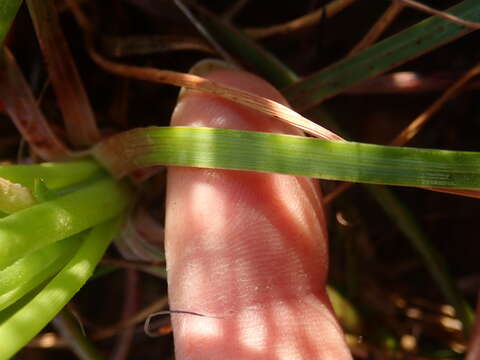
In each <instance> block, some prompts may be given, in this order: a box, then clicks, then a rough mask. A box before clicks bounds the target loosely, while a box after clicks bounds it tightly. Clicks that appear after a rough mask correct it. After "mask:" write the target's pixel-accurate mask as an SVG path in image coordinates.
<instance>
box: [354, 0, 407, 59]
mask: <svg viewBox="0 0 480 360" xmlns="http://www.w3.org/2000/svg"><path fill="white" fill-rule="evenodd" d="M404 8H405V5H404V4H403V3H401V2H396V1H394V2H393V3H392V4H391V5H390V6H389V7H388V8H387V10H385V12H384V13H383V14H382V16H381V17H380V18H379V19H378V21H377V22H376V23H375V24H374V25H373V26H372V27H371V28H370V30H369V31H368V33H367V34H366V35H365V37H364V38H363V39H362V40H360V42H359V43H358V44H357V45H355V47H354V48H353V49H352V50H351V51H350V53H349V54H348V56H352V55H355V54H357V53H359V52H360V51H361V50H363V49H366V48H367V47H369V46H370V45H372V44H373V43H375V41H377V40H378V38H379V37H380V36H382V34H383V33H384V31H385V30H386V29H387V28H388V27H389V26H390V24H391V23H392V22H393V20H395V18H396V17H397V16H398V15H399V14H400V13H401V12H402V10H403V9H404Z"/></svg>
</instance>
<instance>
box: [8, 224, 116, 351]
mask: <svg viewBox="0 0 480 360" xmlns="http://www.w3.org/2000/svg"><path fill="white" fill-rule="evenodd" d="M119 224H120V221H119V219H118V218H115V219H113V220H110V221H108V222H104V223H102V224H100V225H97V226H96V227H95V228H93V229H92V230H91V231H90V233H89V234H88V235H87V236H86V238H85V239H84V241H83V243H82V245H81V246H80V248H79V250H78V251H77V253H76V254H75V256H74V257H73V258H72V260H70V261H69V263H68V264H67V265H66V266H65V268H64V269H63V270H61V271H60V273H58V275H56V276H55V277H54V278H53V279H52V280H51V281H50V282H49V283H48V284H47V285H46V286H45V287H44V288H43V289H42V290H41V291H40V292H39V293H38V294H36V295H35V296H34V297H33V298H32V299H31V300H30V301H28V302H27V303H26V304H24V305H23V306H22V307H20V308H19V309H18V310H17V311H15V312H14V313H13V314H11V315H10V316H8V317H7V318H6V319H4V320H3V321H1V322H0V339H2V346H1V347H0V358H1V359H8V358H10V357H12V356H13V355H14V354H15V353H16V352H17V351H19V350H20V349H21V348H22V347H23V346H24V345H25V344H26V343H27V342H28V341H29V340H30V339H32V338H33V337H34V336H35V335H36V334H37V333H38V332H39V331H40V330H41V329H42V328H43V327H45V325H47V324H48V322H50V321H51V320H52V319H53V317H54V316H55V315H56V314H57V313H58V312H59V311H60V310H61V309H62V308H63V307H64V306H65V305H66V304H67V302H68V301H69V300H70V299H71V298H72V297H73V296H74V295H75V294H76V293H77V292H78V290H80V288H81V287H82V286H83V285H84V284H85V282H86V281H87V280H88V278H89V277H90V276H91V275H92V273H93V271H94V269H95V266H96V265H97V263H98V262H99V261H100V258H101V257H102V255H103V253H104V252H105V250H106V248H107V246H108V244H109V243H110V241H111V240H112V238H113V236H115V234H116V233H117V231H118V229H119ZM0 317H1V313H0Z"/></svg>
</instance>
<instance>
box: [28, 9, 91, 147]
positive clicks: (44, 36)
mask: <svg viewBox="0 0 480 360" xmlns="http://www.w3.org/2000/svg"><path fill="white" fill-rule="evenodd" d="M27 5H28V9H29V10H30V15H31V16H32V20H33V24H34V25H35V31H36V32H37V37H38V40H39V42H40V46H41V48H42V51H43V55H44V56H45V60H46V64H47V67H48V74H49V77H50V80H51V81H52V85H53V89H54V90H55V94H56V95H57V99H58V103H59V106H60V110H61V112H62V115H63V120H64V122H65V126H66V128H67V134H68V137H69V139H70V141H71V142H72V143H73V144H75V145H91V144H93V143H95V142H97V141H98V140H99V139H100V132H99V130H98V128H97V124H96V122H95V117H94V115H93V110H92V108H91V106H90V102H89V100H88V97H87V94H86V92H85V89H84V87H83V84H82V80H81V79H80V75H79V73H78V71H77V68H76V66H75V62H74V61H73V57H72V55H71V53H70V49H69V47H68V44H67V41H66V39H65V37H64V35H63V32H62V29H61V26H60V22H59V19H58V15H57V9H56V7H55V4H54V2H53V0H42V1H38V0H27Z"/></svg>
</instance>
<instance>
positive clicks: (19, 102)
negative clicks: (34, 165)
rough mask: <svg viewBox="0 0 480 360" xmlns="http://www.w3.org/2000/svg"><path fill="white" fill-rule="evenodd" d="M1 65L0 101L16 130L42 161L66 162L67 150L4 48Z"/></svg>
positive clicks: (13, 59) (68, 154)
mask: <svg viewBox="0 0 480 360" xmlns="http://www.w3.org/2000/svg"><path fill="white" fill-rule="evenodd" d="M4 55H5V56H4V57H3V61H2V64H1V66H0V99H1V100H2V102H3V104H4V107H5V110H6V112H7V113H8V115H9V116H10V118H11V119H12V121H13V122H14V124H15V126H16V127H17V129H18V131H20V133H21V134H22V136H23V138H24V139H25V140H26V141H27V142H28V144H29V145H30V146H31V148H32V150H33V152H34V153H35V154H36V155H38V156H39V157H40V158H41V159H43V160H59V159H65V158H67V157H69V156H70V155H71V152H70V151H69V150H68V148H67V147H66V146H65V145H64V144H63V143H62V141H61V140H60V139H59V138H58V137H57V136H56V135H55V134H54V133H53V131H52V129H51V128H50V126H49V125H48V122H47V120H46V119H45V117H44V116H43V114H42V112H41V110H40V108H39V106H38V104H37V102H36V100H35V98H34V96H33V94H32V91H31V89H30V87H29V85H28V83H27V81H26V80H25V78H24V77H23V74H22V72H21V71H20V68H19V67H18V65H17V63H16V61H15V58H14V56H13V54H12V53H11V52H10V51H9V50H8V49H5V52H4Z"/></svg>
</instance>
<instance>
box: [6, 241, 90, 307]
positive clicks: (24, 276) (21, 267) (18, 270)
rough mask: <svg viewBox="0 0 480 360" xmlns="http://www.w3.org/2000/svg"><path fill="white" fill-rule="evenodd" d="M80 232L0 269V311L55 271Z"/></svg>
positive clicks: (76, 243) (73, 247) (75, 245)
mask: <svg viewBox="0 0 480 360" xmlns="http://www.w3.org/2000/svg"><path fill="white" fill-rule="evenodd" d="M80 239H81V235H75V236H73V237H72V238H69V239H65V240H61V241H57V242H56V243H54V244H50V245H48V246H46V247H44V248H42V249H40V250H37V251H35V252H33V253H30V254H28V255H26V256H25V257H23V258H21V259H19V260H18V261H16V262H14V263H13V264H12V265H10V266H8V267H7V268H5V269H3V270H1V271H0V279H2V281H1V282H0V311H1V310H3V309H5V308H6V307H7V306H9V305H11V304H13V303H14V302H15V301H17V300H19V299H20V298H21V297H22V296H24V295H25V294H27V293H28V292H29V291H30V290H32V289H34V288H36V287H37V286H39V285H40V284H41V283H43V282H44V281H45V280H47V279H48V278H49V277H51V276H53V275H55V274H56V273H57V272H58V271H59V270H60V269H61V268H62V267H63V266H65V264H66V263H67V261H68V260H70V258H71V257H72V255H73V254H74V252H75V251H76V250H77V249H78V246H79V245H80Z"/></svg>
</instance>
